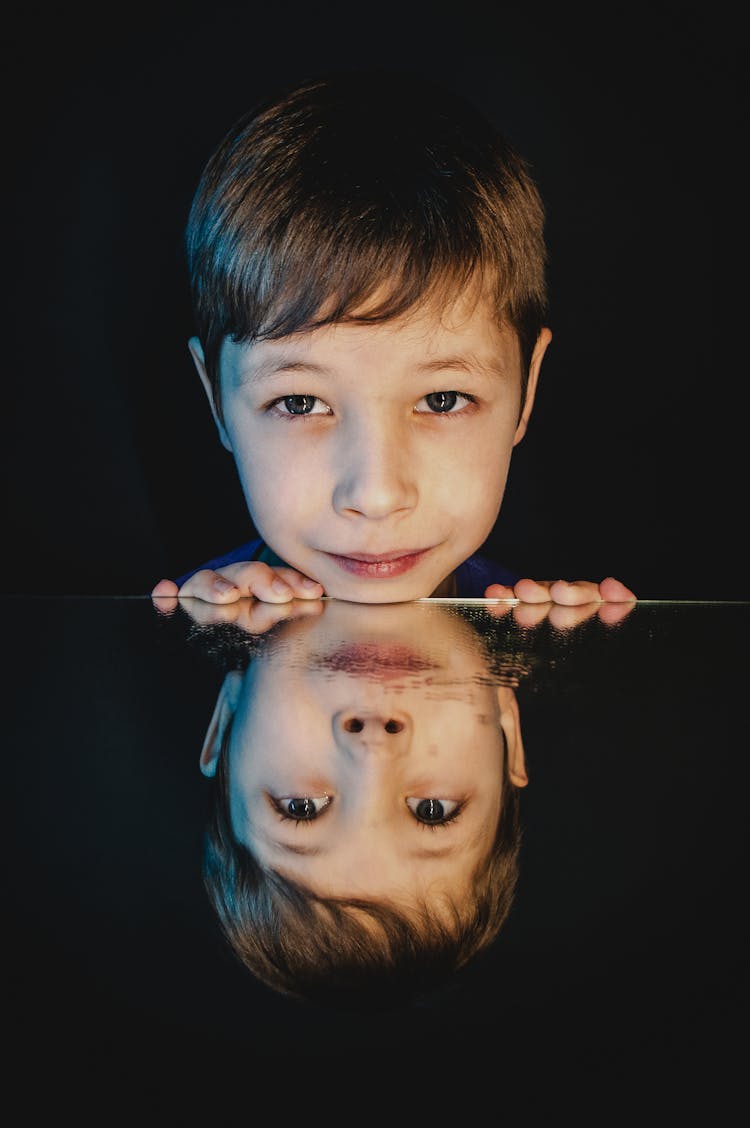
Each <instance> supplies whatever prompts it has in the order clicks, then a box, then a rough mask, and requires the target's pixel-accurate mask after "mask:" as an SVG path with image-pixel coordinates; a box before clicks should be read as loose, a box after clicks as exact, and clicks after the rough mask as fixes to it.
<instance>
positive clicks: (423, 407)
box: [414, 392, 475, 415]
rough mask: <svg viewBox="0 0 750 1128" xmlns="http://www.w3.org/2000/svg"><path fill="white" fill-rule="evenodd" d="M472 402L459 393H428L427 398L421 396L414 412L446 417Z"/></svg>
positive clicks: (469, 397) (469, 398) (468, 397)
mask: <svg viewBox="0 0 750 1128" xmlns="http://www.w3.org/2000/svg"><path fill="white" fill-rule="evenodd" d="M474 402H475V401H474V399H473V398H472V397H471V396H466V395H463V394H462V393H461V392H430V394H429V395H428V396H422V398H421V400H420V401H419V403H418V404H417V405H416V407H415V408H414V410H415V411H417V412H421V413H424V414H430V413H431V414H433V415H447V414H449V413H450V412H453V411H455V410H457V409H458V410H459V411H460V410H461V408H463V407H466V405H467V404H470V403H474Z"/></svg>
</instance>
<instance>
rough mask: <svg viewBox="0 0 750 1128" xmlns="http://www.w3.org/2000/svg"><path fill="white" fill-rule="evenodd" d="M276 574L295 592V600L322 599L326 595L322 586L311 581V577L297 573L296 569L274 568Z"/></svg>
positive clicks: (315, 581)
mask: <svg viewBox="0 0 750 1128" xmlns="http://www.w3.org/2000/svg"><path fill="white" fill-rule="evenodd" d="M274 572H275V573H276V575H277V576H281V578H282V579H283V580H286V582H287V583H288V584H289V587H290V588H291V589H292V591H293V592H294V597H295V599H320V598H321V596H322V595H324V591H323V585H322V584H320V583H318V581H317V580H313V579H311V578H310V576H305V575H303V574H302V572H297V571H296V570H295V569H294V568H274Z"/></svg>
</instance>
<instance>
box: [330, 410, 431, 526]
mask: <svg viewBox="0 0 750 1128" xmlns="http://www.w3.org/2000/svg"><path fill="white" fill-rule="evenodd" d="M417 497H418V489H417V476H416V473H415V467H414V464H413V461H412V459H411V457H410V451H409V449H408V445H407V441H406V436H404V435H399V434H395V433H393V432H390V433H389V432H388V429H387V427H385V426H383V425H379V426H378V425H373V426H371V427H370V428H369V429H368V430H367V431H366V433H362V432H361V431H360V432H358V433H356V434H351V435H350V436H348V439H347V444H346V447H345V449H343V450H342V453H341V458H340V469H339V472H338V473H337V475H336V485H335V488H334V493H333V505H334V509H335V510H336V512H337V513H341V514H344V515H352V516H364V517H369V518H371V519H377V518H382V517H389V516H390V515H391V514H393V513H398V512H401V511H405V510H409V509H413V508H414V506H415V505H416V502H417Z"/></svg>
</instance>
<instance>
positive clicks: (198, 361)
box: [188, 337, 232, 453]
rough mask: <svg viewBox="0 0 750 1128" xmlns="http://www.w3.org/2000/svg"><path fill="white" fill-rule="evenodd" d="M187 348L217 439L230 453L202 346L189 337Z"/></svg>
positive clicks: (229, 445)
mask: <svg viewBox="0 0 750 1128" xmlns="http://www.w3.org/2000/svg"><path fill="white" fill-rule="evenodd" d="M188 348H189V349H190V355H191V356H192V358H193V364H194V365H195V367H196V368H197V370H198V375H199V376H200V378H201V384H202V385H203V390H204V392H205V393H206V395H207V396H208V402H209V404H210V406H211V414H212V415H213V417H214V423H215V424H216V427H217V430H218V432H219V438H220V439H221V443H222V446H224V447H226V449H227V450H228V451H229V452H230V453H231V450H232V444H231V442H230V441H229V435H228V434H227V429H226V427H225V426H224V424H223V423H222V421H221V419H220V418H219V413H218V411H217V410H216V402H215V400H214V392H213V388H212V387H211V381H210V380H209V378H208V373H207V372H206V358H205V356H204V355H203V346H202V345H201V343H200V341H199V340H198V338H197V337H191V338H190V340H189V341H188Z"/></svg>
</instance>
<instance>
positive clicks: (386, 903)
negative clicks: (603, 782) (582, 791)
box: [201, 600, 527, 1000]
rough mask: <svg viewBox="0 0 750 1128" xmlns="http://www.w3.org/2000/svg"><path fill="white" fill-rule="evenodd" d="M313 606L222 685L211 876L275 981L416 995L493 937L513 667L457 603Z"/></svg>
mask: <svg viewBox="0 0 750 1128" xmlns="http://www.w3.org/2000/svg"><path fill="white" fill-rule="evenodd" d="M323 608H324V610H323V612H322V614H320V615H319V616H315V617H307V616H303V617H300V618H297V619H295V620H291V621H289V622H286V623H281V624H279V625H277V626H276V627H275V628H274V629H273V631H272V632H271V633H269V635H267V636H266V637H265V639H264V645H262V646H257V645H256V646H255V647H254V650H255V655H254V657H253V659H252V661H248V664H247V667H246V669H245V670H244V672H243V671H242V670H241V669H232V670H230V671H229V672H228V674H227V676H226V679H225V681H224V683H223V685H222V688H221V691H220V694H219V697H218V700H217V704H216V708H215V710H214V715H213V717H212V719H211V723H210V725H209V728H208V731H207V734H206V740H205V742H204V746H203V749H202V752H201V770H202V771H203V772H204V774H206V775H208V776H215V781H216V782H215V787H214V789H213V804H212V812H211V818H210V820H209V827H208V834H207V838H206V853H205V856H204V876H205V879H206V885H207V890H208V892H209V895H210V898H211V901H212V903H213V905H214V907H215V908H216V910H217V912H218V915H219V919H220V921H221V924H222V927H223V928H224V931H225V934H226V935H227V937H228V939H229V940H230V942H231V944H232V947H233V948H234V950H235V951H236V953H237V954H238V955H239V956H240V958H241V959H242V961H243V962H244V963H245V964H246V965H247V966H248V967H250V969H251V970H253V971H254V972H255V973H256V974H258V975H260V977H261V978H262V979H264V980H265V981H266V982H267V983H269V984H270V985H272V986H275V987H278V988H280V989H281V990H287V991H291V992H292V993H294V994H299V993H301V994H302V995H303V996H308V997H309V996H310V995H311V994H312V995H313V996H319V997H321V998H322V999H324V1000H330V999H331V998H332V996H333V995H334V994H335V993H336V991H337V989H339V990H344V989H346V990H349V989H350V988H353V987H354V985H355V984H356V986H357V989H358V992H359V991H362V990H363V989H365V988H366V987H367V986H368V985H373V986H375V987H376V989H377V993H378V994H380V993H382V991H383V990H384V989H386V988H387V987H388V985H389V984H390V985H391V986H398V988H399V991H400V990H403V989H405V988H411V989H412V990H413V989H414V988H415V986H421V985H422V984H423V983H424V981H425V977H427V978H428V979H429V978H431V977H432V975H434V974H437V975H438V977H443V976H445V975H446V974H448V973H450V972H452V971H453V970H455V968H456V967H459V966H462V965H463V964H464V963H465V962H467V961H468V960H469V959H471V958H472V957H473V956H474V955H475V954H476V953H477V952H478V951H480V950H482V949H483V948H485V947H486V946H487V945H488V944H489V943H491V941H492V940H493V939H494V937H495V936H496V935H497V933H498V931H499V930H500V928H501V927H502V924H503V922H504V920H505V918H506V916H507V913H508V911H509V909H510V906H511V902H512V898H513V894H514V890H515V883H516V876H517V868H518V853H519V845H520V822H519V793H520V789H521V788H523V787H524V786H526V783H527V775H526V767H525V755H524V749H523V740H522V737H521V727H520V715H519V709H518V702H517V699H516V694H515V691H514V688H513V686H514V685H515V684H516V682H517V681H518V680H519V677H520V674H519V668H518V665H517V663H515V662H514V664H513V665H512V666H510V667H508V668H507V669H506V668H505V665H504V660H505V655H503V654H499V655H497V654H494V653H493V652H492V651H491V650H490V647H489V646H488V645H486V644H485V641H484V638H483V635H482V633H481V630H482V628H481V625H480V624H481V622H482V621H483V620H481V619H479V618H477V619H472V618H469V616H468V615H467V614H465V613H461V612H460V611H457V610H455V609H454V607H453V605H450V606H444V605H442V604H437V605H435V604H432V603H429V602H425V603H418V602H413V603H408V604H400V605H391V606H387V607H380V606H378V607H362V606H357V605H355V604H353V603H351V602H346V601H343V600H328V601H326V602H325V603H324V604H323ZM498 658H499V659H501V662H502V663H503V665H502V668H498V661H497V660H498ZM290 701H293V702H294V708H293V709H289V702H290Z"/></svg>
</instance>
